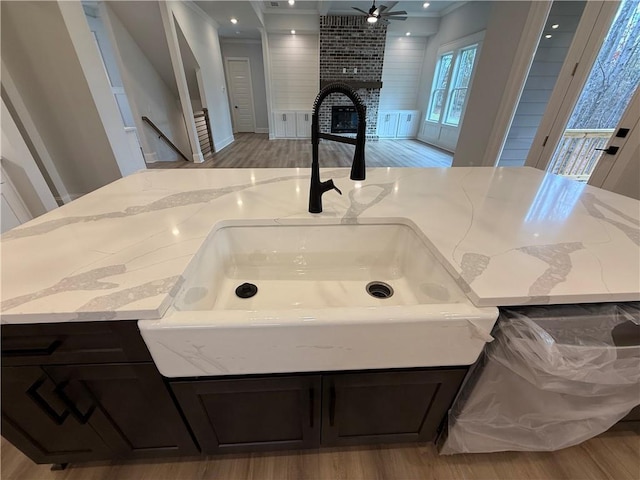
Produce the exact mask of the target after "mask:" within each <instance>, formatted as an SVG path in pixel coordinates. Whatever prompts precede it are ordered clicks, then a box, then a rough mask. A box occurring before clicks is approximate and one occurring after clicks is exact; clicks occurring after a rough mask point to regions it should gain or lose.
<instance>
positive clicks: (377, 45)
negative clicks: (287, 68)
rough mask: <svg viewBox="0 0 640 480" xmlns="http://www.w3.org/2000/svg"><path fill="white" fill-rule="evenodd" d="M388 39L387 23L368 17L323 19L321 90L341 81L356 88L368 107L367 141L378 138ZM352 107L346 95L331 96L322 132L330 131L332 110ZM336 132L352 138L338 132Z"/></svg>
mask: <svg viewBox="0 0 640 480" xmlns="http://www.w3.org/2000/svg"><path fill="white" fill-rule="evenodd" d="M386 38H387V25H386V24H385V22H377V23H374V24H371V23H368V22H367V20H366V17H365V16H335V15H328V16H321V17H320V87H321V88H322V87H323V86H324V85H326V84H327V83H330V82H334V81H341V82H345V83H347V84H349V85H351V86H352V87H353V88H355V89H356V91H357V92H358V94H359V95H360V97H361V98H362V100H363V102H364V103H365V105H366V106H367V139H370V140H371V139H377V138H378V136H377V124H378V105H379V103H380V88H381V87H382V64H383V62H384V46H385V42H386ZM349 105H351V101H350V100H349V99H348V98H347V97H345V96H344V95H342V94H331V95H329V96H328V97H327V98H326V100H325V101H324V103H323V104H322V107H321V108H320V116H319V117H320V129H321V131H323V132H328V133H330V132H331V123H332V107H334V106H340V107H342V106H349ZM334 110H335V109H334ZM334 118H335V115H334ZM343 118H344V115H343ZM334 133H336V134H338V135H341V134H342V135H353V134H350V133H344V132H339V131H334Z"/></svg>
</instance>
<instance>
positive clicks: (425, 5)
mask: <svg viewBox="0 0 640 480" xmlns="http://www.w3.org/2000/svg"><path fill="white" fill-rule="evenodd" d="M429 5H431V4H430V3H429V2H424V3H423V4H422V8H427V7H428V6H429Z"/></svg>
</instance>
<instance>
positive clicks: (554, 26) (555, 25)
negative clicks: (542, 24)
mask: <svg viewBox="0 0 640 480" xmlns="http://www.w3.org/2000/svg"><path fill="white" fill-rule="evenodd" d="M559 26H560V25H558V24H557V23H554V24H553V25H551V28H553V29H554V30H555V29H556V28H558V27H559Z"/></svg>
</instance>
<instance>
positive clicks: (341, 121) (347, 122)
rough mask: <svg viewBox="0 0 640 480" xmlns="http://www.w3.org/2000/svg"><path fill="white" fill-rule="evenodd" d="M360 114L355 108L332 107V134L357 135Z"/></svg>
mask: <svg viewBox="0 0 640 480" xmlns="http://www.w3.org/2000/svg"><path fill="white" fill-rule="evenodd" d="M357 132H358V113H357V112H356V107H353V106H338V107H336V106H332V107H331V133H357Z"/></svg>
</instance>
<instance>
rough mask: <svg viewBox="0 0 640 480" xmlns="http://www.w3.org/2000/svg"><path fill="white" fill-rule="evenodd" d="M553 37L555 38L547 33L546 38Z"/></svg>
mask: <svg viewBox="0 0 640 480" xmlns="http://www.w3.org/2000/svg"><path fill="white" fill-rule="evenodd" d="M551 37H553V35H551V34H550V33H547V34H546V35H545V36H544V38H551Z"/></svg>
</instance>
